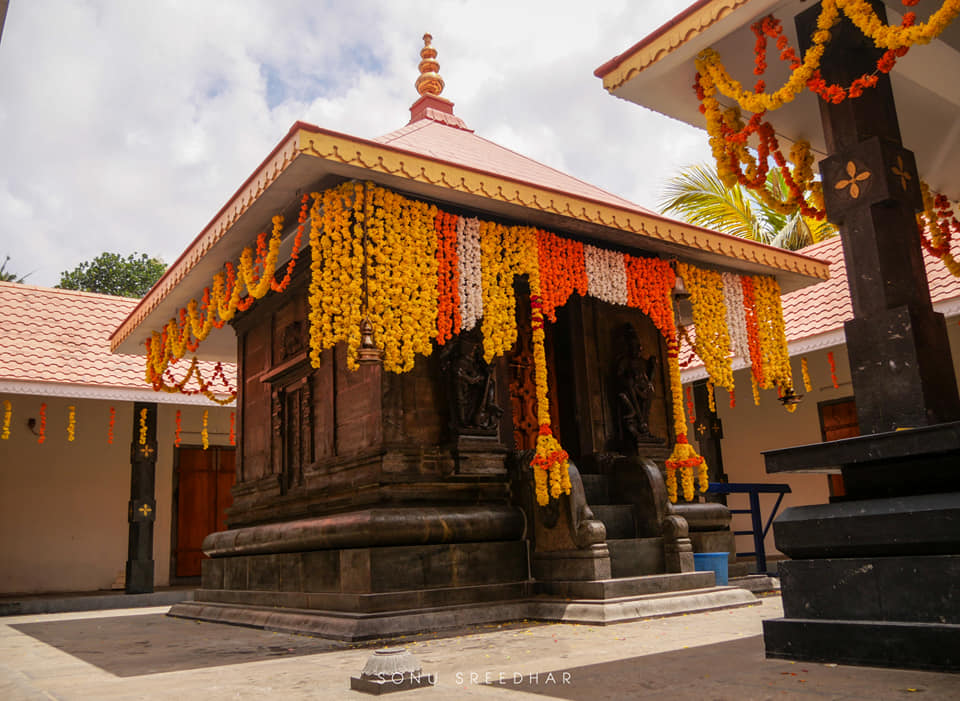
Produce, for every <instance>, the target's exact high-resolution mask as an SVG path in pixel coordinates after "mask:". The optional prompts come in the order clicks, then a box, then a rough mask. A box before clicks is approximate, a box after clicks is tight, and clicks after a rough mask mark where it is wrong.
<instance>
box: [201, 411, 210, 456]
mask: <svg viewBox="0 0 960 701" xmlns="http://www.w3.org/2000/svg"><path fill="white" fill-rule="evenodd" d="M209 413H210V412H209V411H208V410H207V409H204V410H203V427H202V428H201V429H200V442H201V443H202V444H203V449H204V450H206V449H207V448H209V447H210V430H209V428H208V427H207V422H208V419H209Z"/></svg>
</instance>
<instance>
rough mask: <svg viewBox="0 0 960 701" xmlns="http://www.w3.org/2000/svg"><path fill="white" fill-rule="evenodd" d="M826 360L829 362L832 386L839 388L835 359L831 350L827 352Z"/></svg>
mask: <svg viewBox="0 0 960 701" xmlns="http://www.w3.org/2000/svg"><path fill="white" fill-rule="evenodd" d="M827 362H828V363H830V381H831V382H833V388H834V389H839V388H840V383H839V382H837V361H836V359H835V358H834V357H833V351H830V352H828V353H827Z"/></svg>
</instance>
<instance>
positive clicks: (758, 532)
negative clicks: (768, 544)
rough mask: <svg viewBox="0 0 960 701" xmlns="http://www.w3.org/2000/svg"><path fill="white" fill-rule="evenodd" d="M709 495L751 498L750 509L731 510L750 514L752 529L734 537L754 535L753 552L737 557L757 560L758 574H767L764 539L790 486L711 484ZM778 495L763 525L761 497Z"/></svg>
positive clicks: (751, 483) (735, 483)
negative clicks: (739, 495)
mask: <svg viewBox="0 0 960 701" xmlns="http://www.w3.org/2000/svg"><path fill="white" fill-rule="evenodd" d="M707 492H708V493H711V492H712V493H713V494H746V495H748V496H749V497H750V508H749V509H730V513H731V514H750V520H751V522H752V528H751V529H750V530H749V531H734V532H733V534H734V535H752V536H753V552H743V553H739V552H738V553H737V557H754V558H756V560H757V572H758V573H760V574H767V552H766V549H765V548H764V546H763V541H764V538H766V537H767V532H768V531H769V530H770V525H771V524H772V523H773V518H774V517H775V516H776V515H777V509H779V508H780V503H781V502H782V501H783V495H784V494H789V493H790V485H789V484H768V483H765V482H756V483H755V482H711V483H710V488H709V489H707ZM761 494H776V495H777V501H776V503H775V504H774V505H773V509H772V510H771V511H770V516H769V517H768V518H767V522H766V524H764V523H763V517H762V515H761V513H760V495H761Z"/></svg>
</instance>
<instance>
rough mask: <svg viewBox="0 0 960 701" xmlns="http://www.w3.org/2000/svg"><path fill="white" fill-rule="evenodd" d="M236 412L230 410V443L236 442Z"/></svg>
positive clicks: (234, 443)
mask: <svg viewBox="0 0 960 701" xmlns="http://www.w3.org/2000/svg"><path fill="white" fill-rule="evenodd" d="M236 420H237V419H236V412H234V411H231V412H230V445H236V444H237V434H236Z"/></svg>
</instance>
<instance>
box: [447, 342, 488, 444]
mask: <svg viewBox="0 0 960 701" xmlns="http://www.w3.org/2000/svg"><path fill="white" fill-rule="evenodd" d="M440 366H441V368H442V370H443V373H444V377H445V379H446V384H447V397H448V401H449V406H450V428H451V430H452V431H453V433H454V434H455V435H463V434H470V435H489V436H492V435H496V433H497V430H498V428H499V426H500V417H501V416H502V415H503V409H501V408H500V407H499V406H497V404H496V401H495V399H496V394H497V388H496V377H495V373H494V368H493V367H492V366H491V365H489V364H488V363H487V362H486V361H485V360H484V359H483V344H482V343H481V340H480V333H479V330H478V329H473V330H471V331H466V332H464V333H461V334H460V335H459V336H458V337H457V338H455V339H453V340H452V341H451V342H450V343H449V344H448V345H447V346H446V347H445V348H444V349H443V351H442V352H441V354H440Z"/></svg>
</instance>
